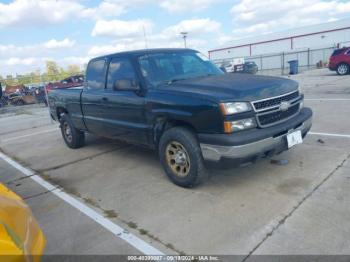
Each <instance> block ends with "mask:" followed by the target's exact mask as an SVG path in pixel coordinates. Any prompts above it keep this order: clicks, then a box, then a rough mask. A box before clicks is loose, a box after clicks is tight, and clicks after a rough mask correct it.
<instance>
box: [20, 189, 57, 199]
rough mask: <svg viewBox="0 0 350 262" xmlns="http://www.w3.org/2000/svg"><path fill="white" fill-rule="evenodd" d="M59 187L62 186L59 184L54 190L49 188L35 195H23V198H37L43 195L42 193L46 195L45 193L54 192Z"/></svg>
mask: <svg viewBox="0 0 350 262" xmlns="http://www.w3.org/2000/svg"><path fill="white" fill-rule="evenodd" d="M57 189H60V187H59V186H57V187H56V188H54V189H52V190H47V191H44V192H40V193H38V194H34V195H31V196H27V197H22V199H23V200H28V199H33V198H35V197H38V196H42V195H45V194H47V193H52V191H54V190H57Z"/></svg>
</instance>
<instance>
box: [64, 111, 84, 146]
mask: <svg viewBox="0 0 350 262" xmlns="http://www.w3.org/2000/svg"><path fill="white" fill-rule="evenodd" d="M60 122H61V125H60V128H61V133H62V137H63V139H64V142H66V144H67V146H68V147H70V148H73V149H76V148H80V147H82V146H84V143H85V134H84V132H82V131H80V130H78V129H76V128H75V127H74V125H73V123H72V120H71V119H70V117H69V116H68V115H66V114H63V115H62V116H61V119H60Z"/></svg>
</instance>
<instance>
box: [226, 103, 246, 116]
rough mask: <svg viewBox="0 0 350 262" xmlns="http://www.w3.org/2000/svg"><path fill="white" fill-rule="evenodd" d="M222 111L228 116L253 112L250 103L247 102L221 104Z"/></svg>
mask: <svg viewBox="0 0 350 262" xmlns="http://www.w3.org/2000/svg"><path fill="white" fill-rule="evenodd" d="M220 109H221V111H222V113H223V114H224V115H225V116H227V115H233V114H237V113H242V112H247V111H251V110H252V107H251V105H250V103H247V102H231V103H221V104H220Z"/></svg>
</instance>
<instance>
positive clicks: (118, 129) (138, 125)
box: [102, 57, 148, 144]
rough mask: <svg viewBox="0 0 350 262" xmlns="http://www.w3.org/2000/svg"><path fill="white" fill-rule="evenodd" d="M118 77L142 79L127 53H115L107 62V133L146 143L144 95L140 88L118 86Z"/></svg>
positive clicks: (105, 98) (120, 78) (134, 80)
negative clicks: (132, 88)
mask: <svg viewBox="0 0 350 262" xmlns="http://www.w3.org/2000/svg"><path fill="white" fill-rule="evenodd" d="M117 80H130V81H132V82H135V83H139V79H138V77H137V74H136V71H135V68H134V66H133V64H132V61H131V60H130V58H128V57H113V58H112V59H111V60H110V62H109V66H108V72H107V85H106V90H105V93H104V96H103V102H102V103H103V105H104V108H105V109H104V112H105V115H104V119H105V121H104V125H105V133H106V134H107V136H108V137H110V138H117V139H121V140H126V141H129V142H133V143H137V144H147V130H148V126H147V123H146V114H145V98H144V97H143V96H141V95H140V92H138V90H118V89H117V88H116V86H115V83H116V81H117Z"/></svg>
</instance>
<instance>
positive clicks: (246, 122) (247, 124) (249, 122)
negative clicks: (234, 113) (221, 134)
mask: <svg viewBox="0 0 350 262" xmlns="http://www.w3.org/2000/svg"><path fill="white" fill-rule="evenodd" d="M256 126H257V125H256V121H255V119H254V118H247V119H242V120H237V121H233V122H228V121H226V122H224V131H225V133H232V132H234V131H242V130H246V129H251V128H255V127H256Z"/></svg>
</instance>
